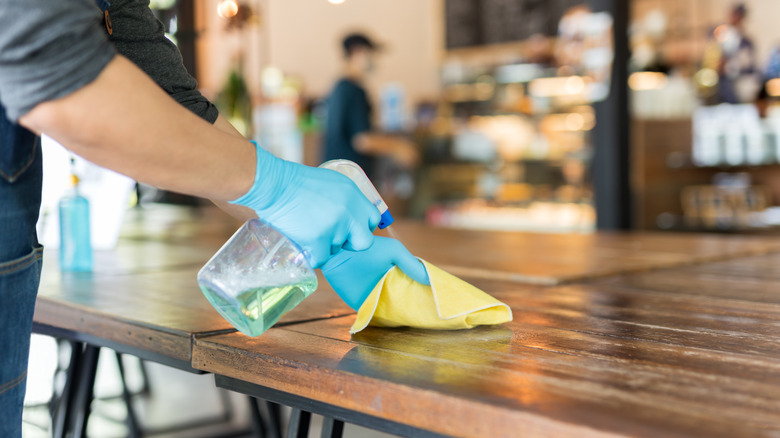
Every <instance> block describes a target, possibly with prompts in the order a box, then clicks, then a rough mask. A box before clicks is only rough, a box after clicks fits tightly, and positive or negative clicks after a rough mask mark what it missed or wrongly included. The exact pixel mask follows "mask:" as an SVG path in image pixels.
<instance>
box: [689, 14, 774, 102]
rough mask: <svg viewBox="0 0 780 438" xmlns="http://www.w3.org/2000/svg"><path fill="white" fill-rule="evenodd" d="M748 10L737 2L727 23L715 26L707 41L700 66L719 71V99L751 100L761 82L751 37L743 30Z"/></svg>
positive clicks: (721, 100)
mask: <svg viewBox="0 0 780 438" xmlns="http://www.w3.org/2000/svg"><path fill="white" fill-rule="evenodd" d="M747 14H748V10H747V7H746V6H745V4H744V3H737V4H735V5H734V6H732V8H731V10H730V11H729V17H728V20H727V22H726V23H724V24H721V25H720V26H718V27H716V28H715V30H713V32H712V39H711V40H710V43H709V44H708V45H707V48H706V50H705V56H704V61H703V63H702V64H703V67H705V68H711V69H713V70H715V71H716V72H717V73H718V77H719V81H718V94H719V98H720V102H725V103H745V102H751V101H753V99H754V98H755V96H756V93H757V92H758V90H759V87H760V86H761V83H760V79H759V75H758V70H757V68H756V53H755V46H754V44H753V41H752V40H751V39H750V38H749V37H748V36H747V33H746V31H745V18H746V17H747Z"/></svg>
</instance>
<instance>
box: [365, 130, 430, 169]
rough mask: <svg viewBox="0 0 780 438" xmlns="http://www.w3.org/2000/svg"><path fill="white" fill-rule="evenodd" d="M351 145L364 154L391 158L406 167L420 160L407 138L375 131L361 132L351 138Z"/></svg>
mask: <svg viewBox="0 0 780 438" xmlns="http://www.w3.org/2000/svg"><path fill="white" fill-rule="evenodd" d="M352 147H353V148H355V150H356V151H358V152H360V153H363V154H366V155H380V156H385V157H389V158H392V159H393V160H395V161H396V162H398V163H399V164H401V165H403V166H406V167H414V166H416V165H417V163H418V162H419V160H420V154H419V152H418V151H417V148H416V147H415V146H414V143H412V142H411V141H409V140H406V139H405V138H402V137H396V136H392V135H386V134H378V133H375V132H371V131H368V132H362V133H360V134H357V135H356V136H355V137H354V138H353V140H352Z"/></svg>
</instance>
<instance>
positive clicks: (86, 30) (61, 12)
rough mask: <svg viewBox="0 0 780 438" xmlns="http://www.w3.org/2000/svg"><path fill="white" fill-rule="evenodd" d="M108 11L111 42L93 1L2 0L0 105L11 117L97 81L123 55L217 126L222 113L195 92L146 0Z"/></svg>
mask: <svg viewBox="0 0 780 438" xmlns="http://www.w3.org/2000/svg"><path fill="white" fill-rule="evenodd" d="M109 14H110V16H111V21H112V23H113V35H112V36H111V37H108V35H107V32H106V29H105V25H104V22H103V14H102V13H101V11H100V10H99V9H98V8H97V6H96V5H95V2H94V0H0V104H2V105H3V106H5V108H6V111H7V115H8V118H9V119H11V120H12V121H16V120H18V118H19V117H21V116H22V115H24V114H26V113H27V112H28V111H30V110H31V109H32V108H33V107H35V105H37V104H39V103H42V102H46V101H49V100H53V99H57V98H59V97H63V96H66V95H68V94H70V93H72V92H74V91H76V90H78V89H79V88H81V87H83V86H84V85H86V84H88V83H90V82H92V81H93V80H94V79H95V78H96V77H97V76H98V75H99V74H100V72H101V71H102V70H103V68H104V67H105V66H106V64H108V62H109V61H111V59H112V58H113V57H114V54H115V53H116V52H119V53H121V54H122V55H124V56H126V57H127V58H128V59H130V60H131V61H132V62H134V63H135V64H136V65H138V66H139V67H140V68H141V69H142V70H143V71H144V72H146V74H148V75H149V76H150V77H151V78H152V79H153V80H154V81H155V82H157V84H158V85H159V86H160V87H161V88H163V90H165V91H166V92H167V93H168V94H169V95H170V96H171V97H173V98H174V99H175V100H177V101H178V102H180V103H181V104H182V105H184V106H186V107H187V108H189V109H190V110H191V111H192V112H194V113H195V114H197V115H199V116H200V117H202V118H204V119H206V120H207V121H209V122H211V123H213V122H214V121H215V120H216V118H217V115H218V113H217V109H216V108H215V107H214V105H212V104H211V103H210V102H209V101H208V100H207V99H206V98H204V97H203V96H202V95H201V94H200V92H198V90H197V82H196V81H195V79H194V78H192V76H190V75H189V74H188V73H187V71H186V69H185V68H184V65H183V64H182V61H181V55H180V54H179V51H178V50H177V49H176V47H175V46H174V45H173V43H171V42H170V41H169V40H168V39H167V38H165V35H164V28H163V25H162V23H160V22H159V21H158V20H157V19H156V18H155V17H154V15H153V14H152V12H151V11H150V10H149V1H148V0H113V1H112V2H111V7H110V8H109ZM119 104H121V103H119Z"/></svg>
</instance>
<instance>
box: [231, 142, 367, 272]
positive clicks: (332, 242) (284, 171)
mask: <svg viewBox="0 0 780 438" xmlns="http://www.w3.org/2000/svg"><path fill="white" fill-rule="evenodd" d="M252 143H254V144H255V148H256V150H257V166H256V171H255V182H254V184H253V185H252V188H251V189H249V191H248V192H247V193H246V194H245V195H244V196H242V197H240V198H238V199H236V200H234V201H231V202H230V203H231V204H238V205H243V206H245V207H249V208H251V209H253V210H254V211H255V212H256V213H257V216H258V217H259V218H261V219H263V220H264V221H266V222H268V223H270V224H271V225H273V226H274V228H276V229H277V230H279V231H281V232H282V234H284V235H285V236H287V238H289V239H290V240H292V241H293V242H295V243H296V244H298V246H300V247H301V248H302V249H303V250H304V251H305V252H306V253H307V255H308V258H309V262H310V263H311V265H312V267H313V268H319V267H321V266H322V264H323V263H325V262H326V261H327V260H328V259H329V258H330V256H331V255H332V254H336V253H337V252H339V251H341V250H342V248H348V249H353V250H356V251H361V250H364V249H367V248H369V247H370V246H371V244H372V243H373V242H374V235H373V234H372V232H373V231H374V229H376V227H377V225H378V224H379V216H380V215H379V211H377V209H376V207H374V206H373V205H371V203H370V202H369V201H368V199H366V197H365V196H363V194H362V193H361V192H360V189H358V187H357V186H356V185H355V183H353V182H352V180H350V179H349V178H347V177H346V176H344V175H342V174H340V173H338V172H335V171H333V170H328V169H319V168H316V167H309V166H304V165H302V164H296V163H292V162H289V161H285V160H282V159H280V158H277V157H275V156H273V155H272V154H271V153H269V152H268V151H266V150H264V149H263V148H261V147H260V146H258V145H257V143H255V142H252Z"/></svg>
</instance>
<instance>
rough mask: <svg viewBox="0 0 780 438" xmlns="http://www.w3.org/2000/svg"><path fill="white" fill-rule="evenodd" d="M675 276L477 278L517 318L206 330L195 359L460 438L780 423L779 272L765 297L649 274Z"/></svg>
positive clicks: (691, 277)
mask: <svg viewBox="0 0 780 438" xmlns="http://www.w3.org/2000/svg"><path fill="white" fill-rule="evenodd" d="M671 271H674V270H671ZM663 272H664V273H665V272H667V271H663ZM662 274H663V273H662V272H657V273H647V274H636V275H626V276H623V277H619V278H616V279H610V280H609V281H606V280H605V281H597V282H594V283H592V284H584V285H566V286H558V287H550V288H547V287H539V286H529V285H520V284H516V283H515V284H513V283H507V282H499V281H476V282H475V283H476V284H477V285H478V286H480V287H482V288H484V289H485V290H487V291H489V292H491V293H492V294H494V295H495V296H496V297H497V298H499V299H501V300H503V301H505V302H506V303H507V304H509V305H510V306H511V307H512V309H513V312H514V322H512V323H509V324H506V325H503V326H497V327H482V328H477V329H474V330H471V331H456V332H433V331H425V330H414V329H378V328H369V329H367V330H366V331H364V332H361V333H359V334H357V335H355V336H353V337H352V338H350V335H349V333H348V329H349V327H350V326H351V324H352V322H353V321H354V316H347V317H341V318H335V319H330V320H323V321H315V322H311V323H304V324H297V325H292V326H288V327H284V328H280V329H273V330H271V331H269V332H268V333H266V335H263V336H261V337H259V338H254V339H252V338H247V337H245V336H243V335H241V334H229V335H220V336H213V337H209V338H204V339H199V340H197V341H196V345H195V347H194V351H193V366H194V367H195V368H198V369H203V370H206V371H210V372H214V373H217V374H221V375H225V376H228V377H232V378H236V379H240V380H243V381H247V382H251V383H256V384H259V385H262V386H266V387H271V388H274V389H277V390H280V391H285V392H289V393H293V394H298V395H303V396H305V397H307V398H311V399H314V400H318V401H323V402H328V403H332V404H337V405H339V406H345V407H347V408H349V409H354V410H357V411H359V412H362V413H365V414H368V415H372V416H376V417H379V418H383V419H388V420H391V421H396V422H402V423H405V424H411V425H414V426H416V427H418V428H422V429H426V430H430V431H434V432H438V433H442V434H447V435H459V436H460V435H466V436H517V433H518V431H519V430H521V429H518V428H522V431H523V432H524V434H527V435H529V436H533V435H561V436H581V435H582V436H586V435H593V434H597V433H612V434H619V435H631V436H691V435H696V436H737V435H739V436H751V435H760V434H770V435H771V434H772V433H780V338H779V337H778V336H777V333H780V323H778V322H777V321H778V320H780V319H779V318H780V288H778V287H777V286H778V283H776V282H774V283H772V282H770V283H767V284H765V286H764V289H763V293H764V296H763V297H761V296H760V292H759V290H760V287H759V286H755V287H754V290H753V292H752V293H749V294H747V295H746V294H745V293H744V292H743V291H742V290H741V289H740V288H734V287H731V286H732V285H731V284H729V283H728V282H729V281H734V280H733V279H731V278H729V277H727V276H722V279H723V280H726V281H723V282H722V283H723V284H724V285H723V286H720V287H718V286H717V284H718V282H717V281H714V280H713V279H712V278H710V276H709V274H707V275H697V274H694V273H691V272H688V273H687V274H685V275H687V277H686V280H684V282H685V284H686V286H685V291H687V292H685V293H678V292H677V290H675V289H670V288H669V287H668V283H667V285H664V286H661V288H660V289H659V290H656V289H655V288H654V287H653V286H652V285H651V282H646V283H642V286H641V287H637V285H636V282H635V281H636V279H637V278H640V279H641V278H643V277H654V278H655V277H657V278H659V279H660V278H662V277H664V276H663V275H662ZM682 282H683V280H678V283H679V284H678V285H679V286H680V287H682V286H681V284H682ZM711 288H714V289H711ZM709 290H713V293H709V292H708V291H709Z"/></svg>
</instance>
